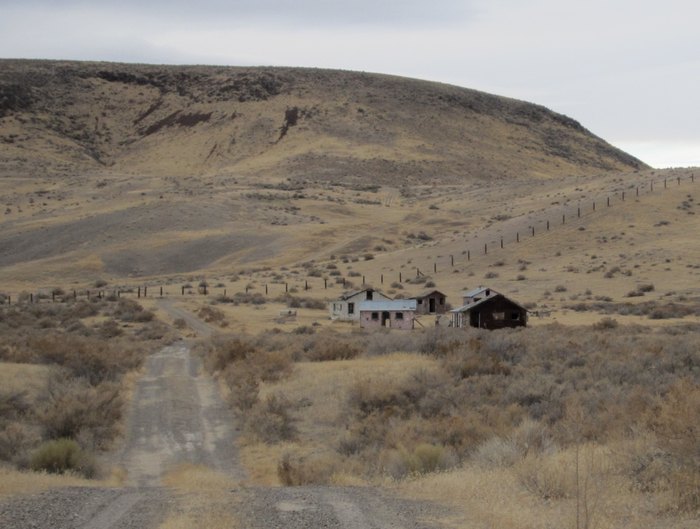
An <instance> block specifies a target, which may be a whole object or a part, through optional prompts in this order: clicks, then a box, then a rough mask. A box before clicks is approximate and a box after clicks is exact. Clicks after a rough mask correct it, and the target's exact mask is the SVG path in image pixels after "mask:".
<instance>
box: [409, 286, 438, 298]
mask: <svg viewBox="0 0 700 529" xmlns="http://www.w3.org/2000/svg"><path fill="white" fill-rule="evenodd" d="M435 293H437V294H440V295H441V296H444V295H445V294H444V293H443V292H440V291H439V290H437V289H435V288H433V289H432V290H426V291H424V292H422V293H420V294H418V295H417V296H411V297H410V298H408V299H421V298H427V297H428V296H429V295H431V294H435Z"/></svg>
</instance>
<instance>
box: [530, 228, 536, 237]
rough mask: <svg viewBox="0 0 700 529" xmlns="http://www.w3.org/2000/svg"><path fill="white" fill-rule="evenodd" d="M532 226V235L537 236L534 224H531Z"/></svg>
mask: <svg viewBox="0 0 700 529" xmlns="http://www.w3.org/2000/svg"><path fill="white" fill-rule="evenodd" d="M530 227H531V228H532V236H533V237H534V236H535V227H534V226H530Z"/></svg>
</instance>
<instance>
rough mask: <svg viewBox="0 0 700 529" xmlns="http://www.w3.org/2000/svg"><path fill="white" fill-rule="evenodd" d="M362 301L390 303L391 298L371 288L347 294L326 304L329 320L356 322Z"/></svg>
mask: <svg viewBox="0 0 700 529" xmlns="http://www.w3.org/2000/svg"><path fill="white" fill-rule="evenodd" d="M363 301H391V298H390V297H388V296H386V295H384V294H382V293H381V292H380V291H379V290H375V289H373V288H365V289H363V290H355V291H353V292H347V293H345V294H343V295H342V296H340V298H338V299H337V300H335V301H331V302H330V303H329V304H328V310H329V312H330V318H331V319H332V320H339V321H358V320H359V319H360V311H359V310H358V306H359V304H360V303H362V302H363Z"/></svg>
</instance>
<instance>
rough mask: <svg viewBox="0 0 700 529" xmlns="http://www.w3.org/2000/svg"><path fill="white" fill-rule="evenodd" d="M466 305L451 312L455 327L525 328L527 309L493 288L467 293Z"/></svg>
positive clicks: (465, 296) (464, 296) (464, 298)
mask: <svg viewBox="0 0 700 529" xmlns="http://www.w3.org/2000/svg"><path fill="white" fill-rule="evenodd" d="M462 296H463V301H464V305H463V306H461V307H459V308H456V309H454V310H451V311H450V314H451V315H452V326H453V327H478V328H480V329H504V328H509V327H525V326H526V325H527V309H526V308H524V307H523V306H521V305H519V304H518V303H516V302H515V301H513V300H511V299H509V298H507V297H506V296H504V295H503V294H500V293H498V292H496V291H495V290H493V289H491V288H485V287H479V288H478V289H475V290H472V291H469V292H465V293H464V294H463V295H462Z"/></svg>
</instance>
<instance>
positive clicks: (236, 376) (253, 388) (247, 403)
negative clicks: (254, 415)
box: [223, 364, 259, 413]
mask: <svg viewBox="0 0 700 529" xmlns="http://www.w3.org/2000/svg"><path fill="white" fill-rule="evenodd" d="M223 379H224V382H225V384H226V387H227V388H228V390H229V392H228V402H229V404H230V405H231V406H232V407H233V408H234V409H235V410H237V411H239V412H241V413H245V412H247V411H249V410H251V409H252V408H253V406H255V404H257V402H258V389H259V383H258V379H257V378H256V377H255V375H254V374H253V373H251V372H250V371H249V370H248V369H244V368H242V367H241V366H239V365H235V364H230V365H229V366H228V367H227V368H226V369H225V370H224V372H223Z"/></svg>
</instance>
